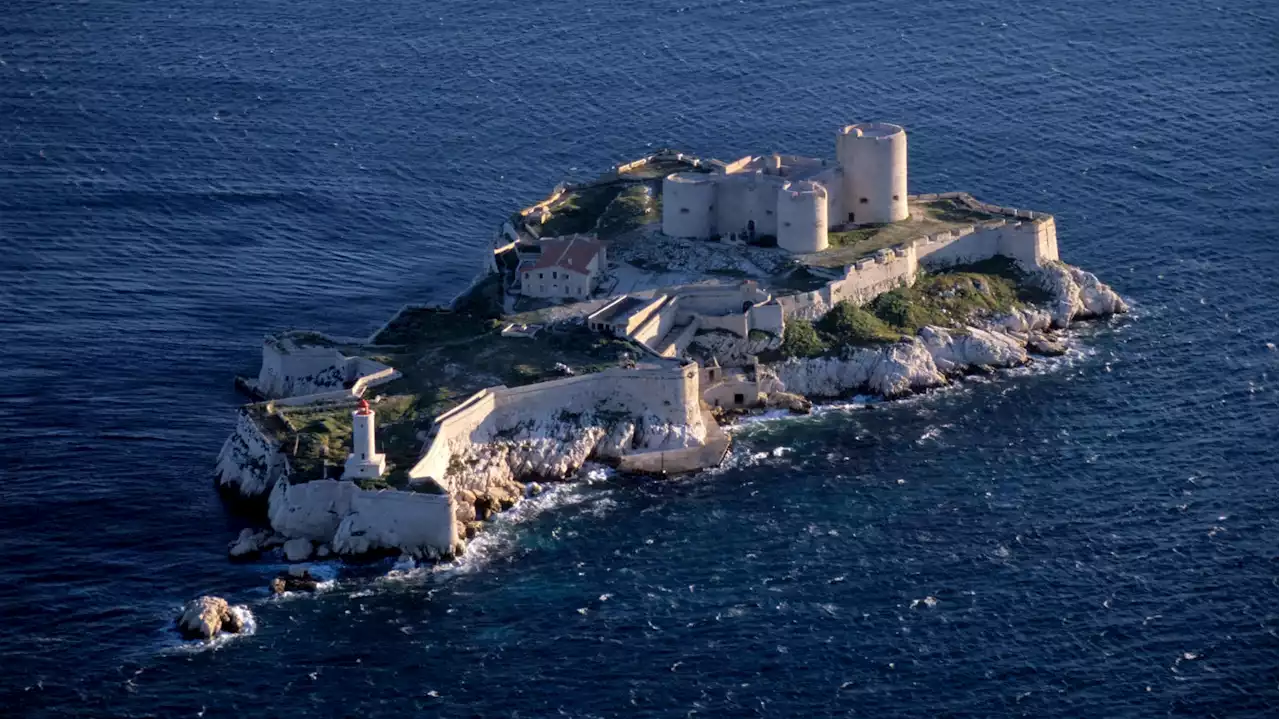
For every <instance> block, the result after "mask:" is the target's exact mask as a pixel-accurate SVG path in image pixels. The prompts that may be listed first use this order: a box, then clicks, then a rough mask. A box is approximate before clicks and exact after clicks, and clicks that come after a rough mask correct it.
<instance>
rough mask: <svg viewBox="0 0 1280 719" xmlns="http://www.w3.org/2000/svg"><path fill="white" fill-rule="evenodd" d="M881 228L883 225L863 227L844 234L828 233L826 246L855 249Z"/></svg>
mask: <svg viewBox="0 0 1280 719" xmlns="http://www.w3.org/2000/svg"><path fill="white" fill-rule="evenodd" d="M883 228H884V225H865V226H863V227H858V228H855V229H852V230H846V231H844V232H828V233H827V244H828V245H830V246H831V247H855V246H857V245H859V244H864V243H866V242H868V241H869V240H871V238H873V237H875V236H876V235H877V234H879V233H880V230H881V229H883ZM876 249H879V248H876Z"/></svg>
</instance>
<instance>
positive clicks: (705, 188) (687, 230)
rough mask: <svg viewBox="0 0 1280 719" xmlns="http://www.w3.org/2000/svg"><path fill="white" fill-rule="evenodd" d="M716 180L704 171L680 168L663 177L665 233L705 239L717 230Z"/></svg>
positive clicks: (673, 235)
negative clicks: (688, 170)
mask: <svg viewBox="0 0 1280 719" xmlns="http://www.w3.org/2000/svg"><path fill="white" fill-rule="evenodd" d="M715 209H716V183H715V180H713V179H712V177H711V175H709V174H705V173H701V172H676V173H672V174H670V175H667V177H666V178H665V179H663V181H662V234H664V235H668V236H670V237H691V238H695V239H703V240H705V239H706V238H708V237H710V236H711V235H712V234H713V231H714V221H713V220H714V218H715V216H716V213H715Z"/></svg>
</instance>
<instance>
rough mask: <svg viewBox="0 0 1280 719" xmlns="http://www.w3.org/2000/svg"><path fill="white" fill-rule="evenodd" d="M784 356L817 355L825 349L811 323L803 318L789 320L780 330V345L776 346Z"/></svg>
mask: <svg viewBox="0 0 1280 719" xmlns="http://www.w3.org/2000/svg"><path fill="white" fill-rule="evenodd" d="M778 351H779V352H781V353H782V356H784V357H817V356H818V355H820V354H822V353H823V352H826V351H827V347H826V345H824V344H823V343H822V339H821V338H820V337H818V333H817V332H816V331H815V330H814V329H813V325H812V324H810V323H809V322H807V321H805V320H791V321H790V322H788V323H787V326H786V329H784V330H783V331H782V346H781V347H779V348H778Z"/></svg>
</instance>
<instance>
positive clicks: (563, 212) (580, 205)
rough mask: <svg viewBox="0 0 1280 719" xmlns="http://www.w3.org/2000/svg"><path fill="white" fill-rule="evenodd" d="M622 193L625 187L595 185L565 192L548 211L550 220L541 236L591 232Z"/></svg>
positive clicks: (544, 226)
mask: <svg viewBox="0 0 1280 719" xmlns="http://www.w3.org/2000/svg"><path fill="white" fill-rule="evenodd" d="M621 191H622V185H620V184H609V185H594V186H591V187H583V188H581V189H578V190H572V191H570V192H566V193H565V194H564V196H563V197H561V198H560V199H558V200H556V201H555V203H553V204H552V205H551V206H550V207H548V208H547V209H548V210H550V212H551V218H550V219H549V220H547V221H546V222H545V223H543V225H542V228H541V230H540V231H539V233H538V235H539V236H540V237H559V236H560V235H573V234H578V233H583V232H591V230H592V229H594V228H595V226H596V222H597V221H598V220H599V219H600V216H601V215H602V214H604V211H605V208H607V207H608V206H609V203H611V202H613V198H615V197H617V196H618V194H619V193H620V192H621Z"/></svg>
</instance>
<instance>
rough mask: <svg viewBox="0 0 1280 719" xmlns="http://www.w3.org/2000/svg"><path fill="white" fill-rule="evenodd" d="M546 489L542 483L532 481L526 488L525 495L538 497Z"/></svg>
mask: <svg viewBox="0 0 1280 719" xmlns="http://www.w3.org/2000/svg"><path fill="white" fill-rule="evenodd" d="M545 491H546V488H544V487H543V486H542V485H541V484H538V483H537V482H530V483H529V484H528V485H527V486H526V487H525V488H524V493H525V495H526V496H529V497H536V496H538V495H539V494H542V493H543V492H545Z"/></svg>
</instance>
